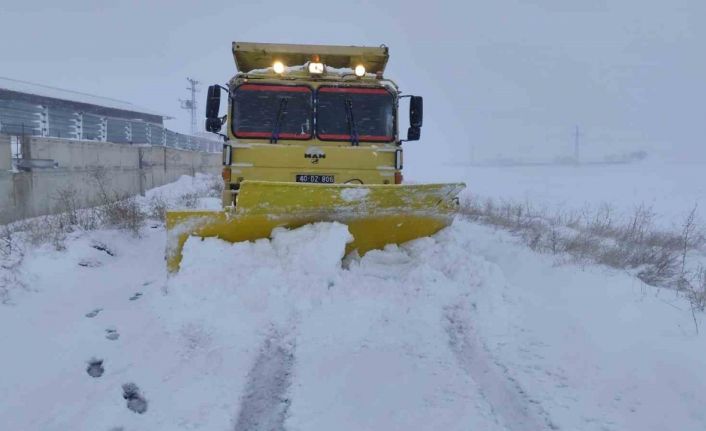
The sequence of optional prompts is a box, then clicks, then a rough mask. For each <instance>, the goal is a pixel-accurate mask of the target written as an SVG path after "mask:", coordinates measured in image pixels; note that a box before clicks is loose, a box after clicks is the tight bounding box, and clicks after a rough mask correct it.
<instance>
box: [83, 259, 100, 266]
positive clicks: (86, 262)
mask: <svg viewBox="0 0 706 431" xmlns="http://www.w3.org/2000/svg"><path fill="white" fill-rule="evenodd" d="M101 265H102V263H100V261H97V260H95V259H83V260H81V261H80V262H79V263H78V266H82V267H84V268H98V267H99V266H101Z"/></svg>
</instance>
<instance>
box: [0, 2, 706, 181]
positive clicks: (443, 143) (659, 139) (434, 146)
mask: <svg viewBox="0 0 706 431" xmlns="http://www.w3.org/2000/svg"><path fill="white" fill-rule="evenodd" d="M42 3H44V4H42ZM325 5H326V4H325V3H323V2H316V1H307V2H304V3H298V4H296V5H293V4H288V3H283V4H279V5H277V6H276V7H277V8H278V13H277V14H273V15H268V14H267V13H266V12H265V11H263V10H262V9H261V6H260V5H259V3H258V2H241V3H239V4H228V3H227V2H214V1H208V2H202V3H201V4H200V5H198V6H196V7H195V6H193V5H191V3H188V2H179V3H172V2H150V3H149V4H141V3H139V2H129V3H127V4H115V3H107V2H100V3H99V4H94V3H91V2H80V1H73V0H71V1H66V2H62V3H61V5H57V4H55V3H53V2H39V5H37V4H32V5H22V4H12V5H5V6H4V7H3V17H4V20H3V21H4V24H3V26H2V27H1V28H0V36H2V38H3V39H4V40H9V41H12V43H6V44H4V45H3V46H2V47H1V48H0V53H1V54H2V58H3V59H4V60H5V61H3V68H2V72H1V73H0V76H5V77H8V78H12V79H18V80H25V81H30V82H33V83H37V84H42V85H49V86H55V87H60V88H64V89H67V90H73V91H79V92H86V93H91V94H95V95H99V96H104V97H110V98H116V99H121V100H125V101H128V102H130V103H133V104H135V105H138V106H141V107H145V108H148V109H151V110H155V111H158V112H162V113H163V114H164V115H166V116H169V117H174V119H172V120H167V121H166V123H165V124H166V126H167V127H169V128H171V129H173V130H176V131H178V132H182V133H188V132H189V113H188V112H187V111H185V110H183V109H180V106H179V99H185V98H187V97H188V94H187V91H186V86H187V81H186V79H185V78H186V77H192V78H195V79H197V80H199V81H200V82H201V86H200V88H201V91H200V92H199V93H198V95H197V102H198V103H199V108H198V109H199V110H198V114H199V121H198V125H199V127H203V124H202V123H203V118H202V117H203V109H204V101H205V96H206V87H207V86H208V85H210V84H213V83H224V82H226V81H227V80H229V79H230V78H231V77H232V76H233V75H234V74H235V66H234V63H233V58H232V54H231V43H232V42H233V41H257V42H276V43H298V44H305V43H316V44H340V45H379V44H382V43H384V44H385V45H387V46H388V47H389V48H390V61H389V63H388V68H387V72H386V76H387V77H388V78H391V79H393V80H395V81H396V82H397V83H398V84H399V85H400V87H401V89H402V90H403V91H404V92H406V93H411V94H418V95H422V96H424V98H425V105H426V107H425V111H426V112H425V113H426V119H425V124H424V128H423V130H422V140H421V142H417V143H409V144H406V145H405V149H406V158H407V160H408V161H410V165H417V167H419V165H420V164H421V163H445V162H449V161H456V162H459V161H460V162H467V161H470V160H471V159H475V160H487V159H493V158H499V157H514V158H518V159H527V158H530V159H531V158H535V159H537V158H538V159H552V158H556V157H562V156H571V155H572V154H573V139H574V136H573V135H574V128H575V126H579V127H580V132H581V135H580V139H581V144H582V155H584V156H585V157H587V158H590V157H602V156H605V155H608V154H617V153H624V152H631V151H638V150H644V151H647V152H648V153H649V154H650V156H651V157H658V158H665V159H668V160H681V161H693V160H706V149H704V147H705V145H704V138H703V136H704V135H705V133H704V132H705V131H704V128H705V127H706V126H705V125H704V122H703V121H701V118H700V117H701V115H700V114H701V113H702V112H704V109H705V108H706V106H705V105H706V83H705V82H704V79H703V76H706V59H704V57H703V55H699V54H698V52H700V50H702V44H703V41H704V40H706V30H705V29H704V28H703V27H702V26H700V22H702V21H703V18H704V17H706V5H704V4H703V3H702V2H696V1H689V0H682V1H677V2H671V3H670V4H668V5H667V4H664V5H656V4H645V3H644V2H638V1H628V2H621V3H620V4H610V3H609V2H607V1H598V2H592V4H591V5H582V4H578V3H576V4H574V5H568V4H565V2H561V1H559V0H547V1H532V2H519V1H502V2H494V3H492V4H480V3H477V2H474V3H471V4H466V3H462V2H442V3H440V4H439V5H438V6H436V7H433V8H428V9H420V8H416V7H410V6H409V5H407V4H406V3H404V2H385V3H376V2H359V3H356V4H355V5H353V4H351V7H349V8H347V9H346V13H345V14H342V13H341V12H340V11H339V10H338V8H331V7H328V6H325ZM272 7H275V6H274V5H273V6H272ZM303 10H305V11H306V13H301V11H303ZM288 17H296V18H288ZM393 18H394V19H393ZM254 23H257V24H254ZM405 127H406V124H401V129H403V130H404V128H405ZM415 169H416V168H415Z"/></svg>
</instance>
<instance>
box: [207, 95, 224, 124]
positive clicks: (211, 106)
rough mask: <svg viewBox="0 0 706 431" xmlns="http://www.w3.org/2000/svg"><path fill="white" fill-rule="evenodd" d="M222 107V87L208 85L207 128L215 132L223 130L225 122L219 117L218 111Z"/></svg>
mask: <svg viewBox="0 0 706 431" xmlns="http://www.w3.org/2000/svg"><path fill="white" fill-rule="evenodd" d="M220 108H221V87H220V86H218V85H211V86H210V87H208V95H207V96H206V130H207V131H209V132H213V133H218V132H220V131H221V127H222V126H223V122H222V121H221V119H220V118H219V117H218V111H219V110H220Z"/></svg>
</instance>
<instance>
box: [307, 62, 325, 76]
mask: <svg viewBox="0 0 706 431" xmlns="http://www.w3.org/2000/svg"><path fill="white" fill-rule="evenodd" d="M309 73H311V74H312V75H321V74H322V73H324V64H323V63H314V62H310V63H309Z"/></svg>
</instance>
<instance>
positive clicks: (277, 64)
mask: <svg viewBox="0 0 706 431" xmlns="http://www.w3.org/2000/svg"><path fill="white" fill-rule="evenodd" d="M272 70H274V71H275V73H276V74H278V75H279V74H282V73H284V63H282V62H281V61H275V64H273V65H272Z"/></svg>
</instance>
